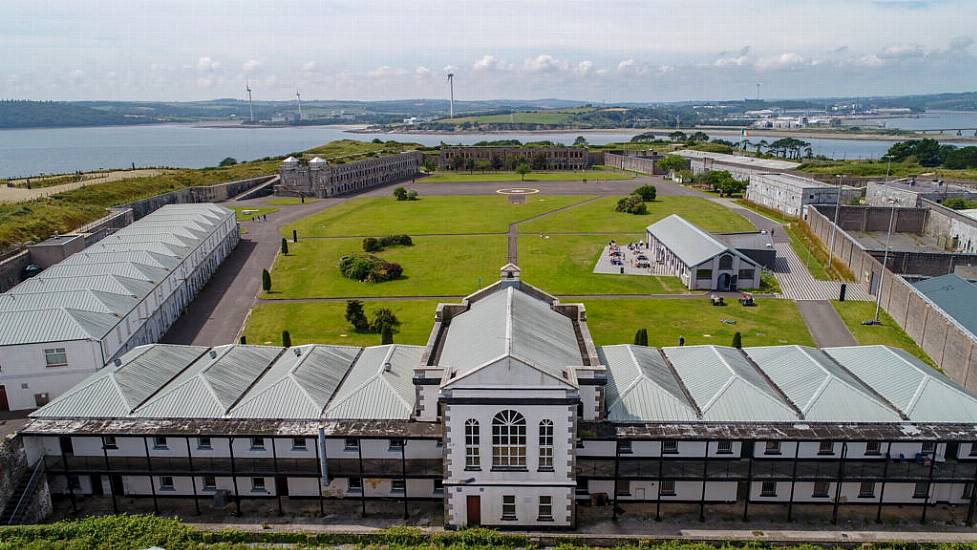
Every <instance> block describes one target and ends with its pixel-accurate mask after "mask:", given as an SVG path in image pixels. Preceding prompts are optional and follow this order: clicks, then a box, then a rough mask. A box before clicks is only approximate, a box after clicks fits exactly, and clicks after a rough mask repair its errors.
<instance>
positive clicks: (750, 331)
mask: <svg viewBox="0 0 977 550" xmlns="http://www.w3.org/2000/svg"><path fill="white" fill-rule="evenodd" d="M584 305H585V306H586V307H587V321H588V322H587V324H588V326H589V327H590V332H591V334H592V335H593V337H594V342H595V343H596V344H597V345H599V346H605V345H611V344H630V343H632V342H634V333H635V331H637V330H638V329H639V328H646V329H648V344H649V345H651V346H677V345H678V339H679V336H684V337H685V344H686V345H698V344H714V345H721V346H728V345H730V344H731V343H732V341H733V333H735V332H737V331H738V332H740V333H741V334H742V336H743V346H744V347H748V346H776V345H783V344H801V345H806V346H813V345H814V341H813V340H812V339H811V335H810V333H808V331H807V327H806V326H805V325H804V320H803V319H802V318H801V315H800V313H799V312H798V311H797V305H796V304H795V303H794V302H793V301H791V300H778V299H772V298H771V299H758V300H757V306H756V307H743V306H741V305H739V303H737V302H732V303H730V304H729V305H727V306H725V307H716V306H713V305H712V303H711V302H710V301H709V300H707V299H704V298H677V299H661V300H653V299H649V300H644V299H642V300H615V299H608V300H586V301H585V302H584ZM723 319H727V320H732V321H736V324H735V325H731V324H727V323H723V322H722V320H723Z"/></svg>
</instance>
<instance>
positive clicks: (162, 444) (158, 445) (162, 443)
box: [153, 435, 169, 449]
mask: <svg viewBox="0 0 977 550" xmlns="http://www.w3.org/2000/svg"><path fill="white" fill-rule="evenodd" d="M153 448H154V449H169V446H168V445H167V444H166V436H164V435H157V436H154V437H153Z"/></svg>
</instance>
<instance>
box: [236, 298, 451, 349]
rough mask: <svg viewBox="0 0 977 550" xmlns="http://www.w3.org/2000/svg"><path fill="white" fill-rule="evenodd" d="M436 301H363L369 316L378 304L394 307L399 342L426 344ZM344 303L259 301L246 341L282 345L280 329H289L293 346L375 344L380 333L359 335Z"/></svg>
mask: <svg viewBox="0 0 977 550" xmlns="http://www.w3.org/2000/svg"><path fill="white" fill-rule="evenodd" d="M437 306H438V302H437V301H431V300H409V301H392V302H364V303H363V309H364V310H365V311H366V314H367V316H368V317H372V315H373V312H374V311H375V310H377V309H378V308H381V307H388V308H390V309H392V310H393V312H394V314H395V315H396V316H397V319H399V320H400V322H401V325H400V332H398V333H397V334H395V335H394V342H395V343H398V344H415V345H421V346H423V345H424V344H426V343H427V339H428V336H429V335H430V334H431V329H432V328H433V327H434V311H435V309H437ZM345 314H346V302H290V303H280V304H275V303H260V304H258V305H257V306H256V307H255V308H254V309H253V310H252V311H251V316H250V317H249V318H248V323H247V326H246V327H245V328H244V335H245V336H246V337H247V339H248V343H249V344H269V345H276V346H277V345H281V343H282V331H283V330H288V332H289V335H290V336H291V337H292V344H293V345H300V344H342V345H350V346H377V345H379V344H380V335H379V334H360V333H356V332H353V327H351V326H350V325H349V323H347V322H346V318H345Z"/></svg>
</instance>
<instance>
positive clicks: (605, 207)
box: [519, 196, 756, 233]
mask: <svg viewBox="0 0 977 550" xmlns="http://www.w3.org/2000/svg"><path fill="white" fill-rule="evenodd" d="M618 198H619V197H603V198H600V199H598V200H596V201H593V202H590V203H587V204H585V205H582V206H579V207H576V208H571V209H569V210H565V211H563V212H559V213H557V214H553V215H551V216H546V217H544V218H540V219H538V220H534V221H532V222H529V223H526V224H524V225H521V226H519V230H520V231H522V232H525V233H561V232H601V233H644V230H645V228H646V227H648V226H649V225H651V224H653V223H655V222H657V221H658V220H661V219H662V218H665V217H667V216H669V215H671V214H678V215H679V216H682V217H683V218H685V219H686V220H688V221H690V222H692V223H694V224H696V225H698V226H699V227H701V228H703V229H705V230H706V231H713V232H716V233H731V232H735V231H755V230H756V228H755V227H753V224H752V223H750V221H749V220H747V219H746V218H744V217H743V216H740V215H739V214H737V213H735V212H733V211H732V210H730V209H729V208H726V207H725V206H722V205H720V204H716V203H714V202H711V201H707V200H705V199H702V198H699V197H684V196H679V197H661V198H659V199H658V200H655V201H652V202H649V203H647V204H648V214H646V215H643V216H636V215H634V214H625V213H622V212H616V211H615V210H614V207H615V206H616V205H617V201H618Z"/></svg>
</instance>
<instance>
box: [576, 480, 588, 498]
mask: <svg viewBox="0 0 977 550" xmlns="http://www.w3.org/2000/svg"><path fill="white" fill-rule="evenodd" d="M576 493H577V494H578V495H586V494H588V493H590V482H588V481H587V480H586V479H583V478H577V488H576Z"/></svg>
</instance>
